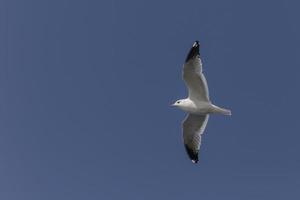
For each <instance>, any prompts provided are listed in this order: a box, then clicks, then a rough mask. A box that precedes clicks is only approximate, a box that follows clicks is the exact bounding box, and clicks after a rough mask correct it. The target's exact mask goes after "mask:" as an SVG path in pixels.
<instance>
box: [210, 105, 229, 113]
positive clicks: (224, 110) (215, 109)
mask: <svg viewBox="0 0 300 200" xmlns="http://www.w3.org/2000/svg"><path fill="white" fill-rule="evenodd" d="M213 113H218V114H222V115H231V110H229V109H226V108H220V107H218V106H215V105H213Z"/></svg>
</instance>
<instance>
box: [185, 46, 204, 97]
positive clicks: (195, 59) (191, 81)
mask: <svg viewBox="0 0 300 200" xmlns="http://www.w3.org/2000/svg"><path fill="white" fill-rule="evenodd" d="M199 46H200V45H199V42H198V41H196V42H195V43H194V44H193V46H192V48H191V50H190V51H189V53H188V55H187V58H186V60H185V64H184V65H183V79H184V81H185V83H186V86H187V88H188V91H189V98H190V99H191V100H196V101H209V94H208V86H207V82H206V79H205V76H204V75H203V73H202V62H201V59H200V53H199Z"/></svg>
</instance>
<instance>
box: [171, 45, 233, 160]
mask: <svg viewBox="0 0 300 200" xmlns="http://www.w3.org/2000/svg"><path fill="white" fill-rule="evenodd" d="M183 79H184V81H185V83H186V86H187V88H188V92H189V95H188V97H187V98H186V99H180V100H177V101H176V102H175V103H174V104H173V106H176V107H178V108H180V109H181V110H183V111H185V112H187V113H188V115H187V117H186V118H185V120H184V121H183V123H182V128H183V140H184V145H185V148H186V151H187V153H188V155H189V157H190V159H191V160H192V161H193V162H194V163H197V162H198V152H199V149H200V144H201V135H202V133H203V132H204V129H205V127H206V124H207V122H208V118H209V114H222V115H231V111H230V110H227V109H225V108H220V107H218V106H216V105H214V104H212V103H211V101H210V99H209V93H208V86H207V82H206V79H205V76H204V74H203V73H202V62H201V59H200V53H199V42H198V41H196V42H195V43H194V44H193V46H192V48H191V50H190V51H189V53H188V55H187V58H186V60H185V64H184V66H183Z"/></svg>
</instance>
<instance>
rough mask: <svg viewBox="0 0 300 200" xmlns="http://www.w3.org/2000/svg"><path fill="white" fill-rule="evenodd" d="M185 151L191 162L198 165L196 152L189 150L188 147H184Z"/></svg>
mask: <svg viewBox="0 0 300 200" xmlns="http://www.w3.org/2000/svg"><path fill="white" fill-rule="evenodd" d="M184 147H185V150H186V152H187V154H188V155H189V158H190V159H191V160H192V162H193V163H195V164H196V163H198V161H199V159H198V151H197V150H196V151H195V150H193V149H191V148H189V147H188V145H184Z"/></svg>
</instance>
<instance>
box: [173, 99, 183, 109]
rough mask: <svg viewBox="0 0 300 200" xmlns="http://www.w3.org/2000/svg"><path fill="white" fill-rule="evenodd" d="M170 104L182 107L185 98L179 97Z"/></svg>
mask: <svg viewBox="0 0 300 200" xmlns="http://www.w3.org/2000/svg"><path fill="white" fill-rule="evenodd" d="M171 106H175V107H184V106H185V100H184V99H179V100H177V101H175V102H174V103H173V104H172V105H171Z"/></svg>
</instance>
